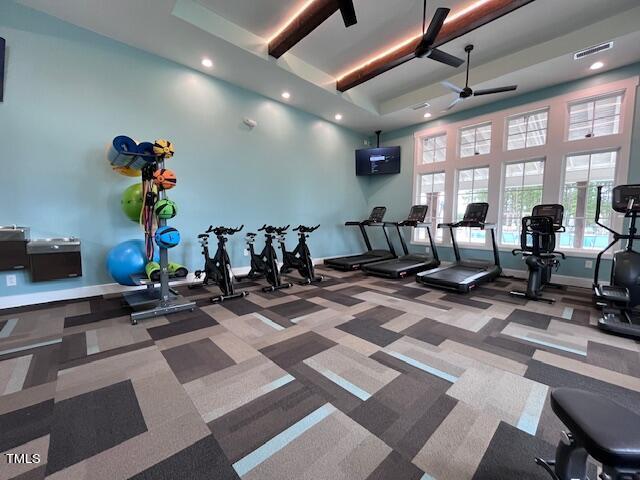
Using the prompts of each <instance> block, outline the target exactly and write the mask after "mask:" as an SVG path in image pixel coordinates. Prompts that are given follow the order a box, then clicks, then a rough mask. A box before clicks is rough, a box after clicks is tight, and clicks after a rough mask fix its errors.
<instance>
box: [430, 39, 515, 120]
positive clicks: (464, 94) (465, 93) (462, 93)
mask: <svg viewBox="0 0 640 480" xmlns="http://www.w3.org/2000/svg"><path fill="white" fill-rule="evenodd" d="M471 50H473V45H467V46H466V47H464V51H465V52H467V80H466V81H465V85H464V88H460V87H458V86H456V85H454V84H453V83H450V82H447V81H444V82H440V83H441V84H442V85H443V86H444V87H446V88H448V89H449V90H451V91H452V92H454V93H456V94H458V98H456V99H455V100H454V101H453V102H451V103H450V104H449V106H448V107H447V108H446V109H445V111H446V110H451V109H452V108H453V107H455V106H456V105H457V104H459V103H460V102H462V101H463V100H464V99H465V98H469V97H471V96H472V95H473V96H476V97H477V96H478V95H491V94H493V93H502V92H511V91H513V90H515V89H516V88H518V86H517V85H508V86H506V87H496V88H485V89H483V90H473V89H471V88H470V87H469V62H470V56H471Z"/></svg>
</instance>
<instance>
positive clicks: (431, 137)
mask: <svg viewBox="0 0 640 480" xmlns="http://www.w3.org/2000/svg"><path fill="white" fill-rule="evenodd" d="M440 137H444V147H443V148H437V147H436V139H438V138H440ZM447 137H448V135H447V132H443V133H440V134H437V135H431V136H429V137H424V138H423V139H422V142H423V145H424V142H426V141H428V140H433V141H434V146H433V162H425V161H424V152H425V150H424V149H423V150H422V160H423V162H422V164H423V165H430V164H434V163H443V162H446V161H447ZM438 150H444V160H440V161H438V160H436V152H437V151H438Z"/></svg>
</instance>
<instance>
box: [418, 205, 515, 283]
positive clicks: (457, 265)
mask: <svg viewBox="0 0 640 480" xmlns="http://www.w3.org/2000/svg"><path fill="white" fill-rule="evenodd" d="M488 211H489V204H488V203H484V202H478V203H470V204H469V205H467V209H466V211H465V212H464V217H463V218H462V220H461V221H459V222H456V223H441V224H439V225H438V228H445V227H446V228H448V229H449V233H450V235H451V244H452V246H453V253H454V255H455V257H456V261H455V262H454V263H452V264H451V265H448V266H446V267H440V268H436V269H434V270H429V271H426V272H422V273H419V274H418V275H416V282H418V283H421V284H423V285H428V286H430V287H437V288H443V289H445V290H452V291H455V292H459V293H468V292H469V290H471V289H472V288H475V287H477V286H478V285H480V284H482V283H485V282H490V281H493V280H495V279H496V278H498V277H499V276H500V274H501V273H502V268H501V267H500V256H499V254H498V245H497V243H496V235H495V231H494V227H495V225H494V224H493V223H487V222H485V220H486V218H487V212H488ZM462 227H469V228H479V229H481V230H489V231H490V232H491V245H492V246H493V263H490V262H486V261H480V260H462V259H461V258H460V250H459V249H458V243H457V242H456V236H455V234H454V229H456V228H462Z"/></svg>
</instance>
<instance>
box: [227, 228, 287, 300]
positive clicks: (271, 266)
mask: <svg viewBox="0 0 640 480" xmlns="http://www.w3.org/2000/svg"><path fill="white" fill-rule="evenodd" d="M288 228H289V225H287V226H286V227H274V226H271V225H267V224H264V225H263V226H262V227H261V228H259V229H258V231H259V232H264V238H265V242H264V248H263V249H262V252H260V254H256V251H255V243H256V236H257V234H255V233H251V232H249V233H247V236H246V238H245V240H246V241H247V248H248V249H249V254H250V256H251V270H249V273H248V274H247V275H245V276H243V277H238V278H248V279H250V280H257V279H259V278H263V277H264V278H266V280H267V282H269V286H268V287H262V291H263V292H275V291H276V290H280V289H283V288H289V287H293V284H292V283H288V282H283V281H282V279H281V278H280V270H279V269H278V255H277V254H276V249H275V248H274V247H273V241H274V239H276V238H277V237H280V236H281V235H282V234H283V233H284V232H285V231H286V230H287V229H288Z"/></svg>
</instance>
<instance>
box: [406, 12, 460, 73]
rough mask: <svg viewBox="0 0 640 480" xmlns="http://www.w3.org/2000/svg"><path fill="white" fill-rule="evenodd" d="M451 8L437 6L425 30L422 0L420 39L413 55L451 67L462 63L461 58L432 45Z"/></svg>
mask: <svg viewBox="0 0 640 480" xmlns="http://www.w3.org/2000/svg"><path fill="white" fill-rule="evenodd" d="M450 11H451V9H449V8H443V7H441V8H438V9H437V10H436V13H434V15H433V18H432V19H431V22H430V23H429V28H427V29H426V30H425V26H426V19H427V17H426V15H427V0H424V1H423V6H422V40H420V43H419V44H418V46H417V47H416V50H415V52H414V55H415V56H416V57H418V58H424V57H428V58H430V59H431V60H435V61H436V62H440V63H444V64H445V65H450V66H452V67H456V68H457V67H459V66H460V65H462V64H463V63H464V60H462V59H461V58H458V57H455V56H453V55H449V54H448V53H447V52H443V51H442V50H438V49H437V48H434V47H433V44H434V42H435V41H436V38H437V37H438V34H439V33H440V30H442V26H443V25H444V21H445V20H446V19H447V15H449V12H450Z"/></svg>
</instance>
